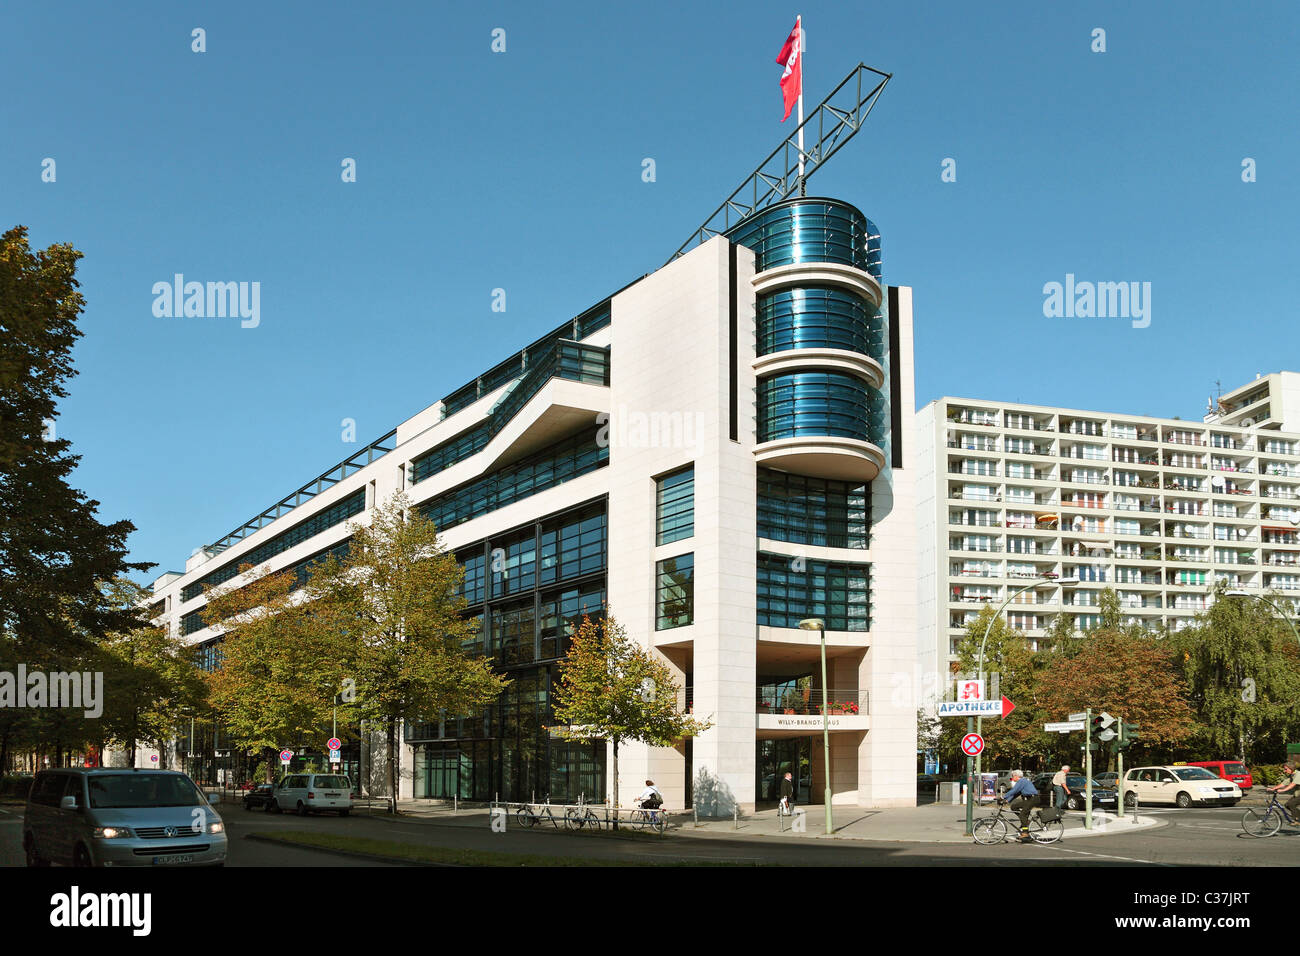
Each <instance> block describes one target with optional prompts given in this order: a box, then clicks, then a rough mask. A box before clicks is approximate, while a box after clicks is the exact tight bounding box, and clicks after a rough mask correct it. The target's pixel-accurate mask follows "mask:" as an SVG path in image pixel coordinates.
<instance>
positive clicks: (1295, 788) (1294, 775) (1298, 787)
mask: <svg viewBox="0 0 1300 956" xmlns="http://www.w3.org/2000/svg"><path fill="white" fill-rule="evenodd" d="M1282 769H1283V770H1284V771H1286V774H1287V777H1288V779H1287V782H1286V783H1284V784H1278V785H1277V786H1276V787H1266V788H1265V789H1266V790H1268V791H1269V792H1271V793H1290V794H1291V799H1290V800H1288V801H1287V802H1286V812H1287V813H1289V814H1291V817H1292V820H1291V826H1293V827H1296V826H1300V818H1298V817H1300V814H1297V808H1300V770H1298V769H1296V766H1295V764H1290V763H1284V764H1282Z"/></svg>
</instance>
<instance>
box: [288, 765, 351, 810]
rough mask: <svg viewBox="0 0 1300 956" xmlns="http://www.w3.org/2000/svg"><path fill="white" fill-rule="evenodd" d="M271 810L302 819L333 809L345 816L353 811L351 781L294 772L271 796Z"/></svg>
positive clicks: (343, 778) (336, 774)
mask: <svg viewBox="0 0 1300 956" xmlns="http://www.w3.org/2000/svg"><path fill="white" fill-rule="evenodd" d="M271 809H273V810H279V811H281V812H282V813H288V812H289V811H291V810H292V811H294V812H295V813H297V814H298V816H300V817H305V816H306V815H307V814H309V813H315V812H317V811H320V810H330V811H332V812H334V813H337V814H338V815H339V816H341V817H346V816H347V815H348V812H349V811H351V809H352V781H351V780H349V779H348V778H347V777H345V776H344V775H343V774H341V773H291V774H289V775H288V776H287V777H285V778H284V779H283V780H281V781H280V782H279V783H278V784H276V786H275V790H274V791H272V793H271Z"/></svg>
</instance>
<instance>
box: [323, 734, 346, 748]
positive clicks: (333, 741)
mask: <svg viewBox="0 0 1300 956" xmlns="http://www.w3.org/2000/svg"><path fill="white" fill-rule="evenodd" d="M325 746H326V747H328V748H329V749H330V750H338V749H340V748H341V747H342V746H343V742H342V741H340V740H339V739H338V738H337V737H331V738H330V739H329V740H327V741H325Z"/></svg>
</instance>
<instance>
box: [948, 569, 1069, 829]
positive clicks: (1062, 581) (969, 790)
mask: <svg viewBox="0 0 1300 956" xmlns="http://www.w3.org/2000/svg"><path fill="white" fill-rule="evenodd" d="M1044 582H1052V583H1054V584H1059V585H1060V586H1061V587H1067V588H1070V587H1074V586H1075V585H1076V584H1078V583H1079V579H1078V578H1058V577H1057V576H1056V575H1055V574H1054V573H1052V572H1048V573H1047V574H1040V575H1038V577H1036V578H1035V579H1034V580H1033V581H1031V582H1029V583H1028V584H1026V585H1025V586H1024V587H1022V588H1018V589H1017V590H1015V591H1013V592H1011V593H1010V594H1008V595H1007V599H1006V600H1005V601H1003V602H1002V604H1001V605H1000V606H999V607H998V609H997V610H996V611H994V612H993V615H992V616H991V617H990V618H989V622H988V624H986V625H985V626H984V637H983V639H982V640H981V641H980V654H979V663H978V664H976V671H975V675H976V679H977V680H982V679H983V678H984V648H985V646H986V645H987V644H988V641H989V634H990V633H992V631H993V622H994V621H996V620H998V619H999V618H1000V617H1002V612H1003V611H1004V610H1006V607H1007V605H1008V604H1010V603H1011V602H1012V601H1014V600H1015V599H1016V598H1017V597H1019V596H1020V595H1021V594H1024V593H1025V592H1026V591H1029V590H1032V589H1033V588H1036V587H1038V586H1039V585H1041V584H1043V583H1044ZM977 727H978V728H979V729H980V730H983V729H984V718H983V717H980V718H978V723H977V721H976V718H974V717H967V718H966V733H968V734H969V733H974V732H975V731H976V728H977ZM975 759H976V758H972V757H967V758H966V836H970V835H971V834H972V832H973V831H972V829H971V827H972V824H973V823H974V822H975V776H974V772H975V770H976V766H975Z"/></svg>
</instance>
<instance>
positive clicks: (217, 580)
mask: <svg viewBox="0 0 1300 956" xmlns="http://www.w3.org/2000/svg"><path fill="white" fill-rule="evenodd" d="M365 507H366V490H365V489H364V488H360V489H358V490H357V491H354V492H353V493H352V494H350V495H348V496H347V497H346V498H344V499H343V500H342V501H339V502H336V503H335V504H332V505H330V506H329V507H328V508H326V509H325V510H323V511H319V512H317V513H316V514H314V515H312V516H311V517H310V518H307V519H305V520H303V521H299V522H298V523H297V524H296V525H294V526H293V527H292V528H290V529H289V530H287V531H285V532H282V533H281V534H278V535H276V536H275V537H274V538H272V539H271V540H270V541H268V542H266V543H265V544H263V545H260V546H258V547H256V548H254V549H253V550H252V551H249V552H248V553H247V554H243V555H240V556H239V557H238V558H236V559H235V560H233V561H229V562H227V563H226V564H224V565H222V566H221V567H219V568H217V569H216V570H215V571H210V572H208V573H207V574H205V575H204V576H203V577H201V578H199V580H197V581H195V582H194V583H193V584H187V585H186V586H185V588H184V589H183V590H182V591H181V600H182V601H189V600H192V599H194V598H196V597H198V596H199V595H200V594H202V593H203V588H204V586H205V585H207V586H215V585H218V584H222V583H224V582H226V581H229V580H230V579H231V578H234V577H235V576H237V575H238V574H239V567H240V565H243V564H251V565H253V566H255V567H256V566H257V565H260V564H262V563H264V562H266V561H269V560H270V559H271V558H273V557H275V556H276V555H277V554H283V553H284V552H285V551H288V550H289V549H290V548H292V547H293V546H294V545H297V544H301V543H302V542H304V541H306V540H307V539H308V538H314V537H315V536H316V535H318V534H320V533H321V532H322V531H325V530H327V529H329V528H332V527H334V526H335V525H337V524H342V523H343V522H344V521H347V520H348V519H349V518H353V517H355V516H356V515H359V514H361V512H362V511H364V510H365Z"/></svg>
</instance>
